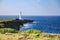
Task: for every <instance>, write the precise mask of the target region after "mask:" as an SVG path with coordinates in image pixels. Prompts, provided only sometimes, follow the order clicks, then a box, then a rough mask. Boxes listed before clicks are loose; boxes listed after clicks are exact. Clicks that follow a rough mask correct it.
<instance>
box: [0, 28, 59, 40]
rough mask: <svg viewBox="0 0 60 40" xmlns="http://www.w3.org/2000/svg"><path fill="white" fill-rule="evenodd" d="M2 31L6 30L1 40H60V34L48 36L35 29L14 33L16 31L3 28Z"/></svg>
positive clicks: (2, 33) (0, 37)
mask: <svg viewBox="0 0 60 40" xmlns="http://www.w3.org/2000/svg"><path fill="white" fill-rule="evenodd" d="M0 30H2V31H3V30H4V31H3V32H0V40H60V34H46V33H44V32H41V31H39V30H35V29H29V30H25V31H16V30H15V31H14V29H10V28H8V29H7V28H4V29H3V28H2V29H0ZM4 32H5V33H4Z"/></svg>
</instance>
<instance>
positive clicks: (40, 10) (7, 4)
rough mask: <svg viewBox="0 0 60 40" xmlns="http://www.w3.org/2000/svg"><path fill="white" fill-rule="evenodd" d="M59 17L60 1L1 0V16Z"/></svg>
mask: <svg viewBox="0 0 60 40" xmlns="http://www.w3.org/2000/svg"><path fill="white" fill-rule="evenodd" d="M20 11H22V15H33V16H35V15H38V16H41V15H58V16H60V0H0V15H18V14H19V12H20Z"/></svg>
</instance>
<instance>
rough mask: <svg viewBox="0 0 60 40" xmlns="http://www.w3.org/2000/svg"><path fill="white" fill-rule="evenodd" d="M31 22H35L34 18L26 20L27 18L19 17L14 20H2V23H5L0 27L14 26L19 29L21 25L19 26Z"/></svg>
mask: <svg viewBox="0 0 60 40" xmlns="http://www.w3.org/2000/svg"><path fill="white" fill-rule="evenodd" d="M29 22H33V20H26V19H23V20H19V19H15V20H12V21H7V22H0V24H3V25H2V26H0V28H13V29H16V30H19V29H20V27H19V26H20V25H23V24H25V23H29Z"/></svg>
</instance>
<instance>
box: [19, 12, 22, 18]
mask: <svg viewBox="0 0 60 40" xmlns="http://www.w3.org/2000/svg"><path fill="white" fill-rule="evenodd" d="M19 19H22V12H21V11H20V13H19Z"/></svg>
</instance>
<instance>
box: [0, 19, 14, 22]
mask: <svg viewBox="0 0 60 40" xmlns="http://www.w3.org/2000/svg"><path fill="white" fill-rule="evenodd" d="M12 20H15V19H14V18H11V19H7V18H4V19H0V22H7V21H12Z"/></svg>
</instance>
